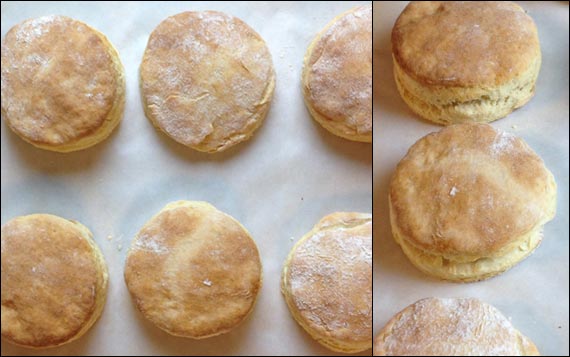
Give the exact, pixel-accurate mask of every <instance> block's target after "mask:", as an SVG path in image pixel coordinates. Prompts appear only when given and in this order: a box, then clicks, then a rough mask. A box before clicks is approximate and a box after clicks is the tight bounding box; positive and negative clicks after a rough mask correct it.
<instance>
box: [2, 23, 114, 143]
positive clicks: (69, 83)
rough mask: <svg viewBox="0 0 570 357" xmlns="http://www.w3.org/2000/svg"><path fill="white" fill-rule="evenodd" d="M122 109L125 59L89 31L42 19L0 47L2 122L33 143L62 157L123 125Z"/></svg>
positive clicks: (14, 31) (82, 26) (10, 36)
mask: <svg viewBox="0 0 570 357" xmlns="http://www.w3.org/2000/svg"><path fill="white" fill-rule="evenodd" d="M124 106H125V76H124V70H123V65H122V64H121V60H120V59H119V55H118V53H117V51H116V50H115V48H114V47H113V45H112V44H111V43H110V42H109V41H108V40H107V38H106V37H105V36H104V35H103V34H101V33H100V32H99V31H97V30H95V29H93V28H91V27H89V26H88V25H86V24H84V23H82V22H80V21H77V20H74V19H71V18H69V17H65V16H44V17H39V18H36V19H31V20H27V21H24V22H22V23H20V24H19V25H16V26H14V27H13V28H12V29H10V31H8V33H7V34H6V36H5V38H4V40H3V41H2V117H3V118H4V120H5V121H6V123H7V124H8V126H9V127H10V128H11V129H12V130H13V131H14V132H15V133H16V134H17V135H18V136H20V137H21V138H22V139H24V140H25V141H27V142H29V143H30V144H32V145H34V146H37V147H39V148H41V149H45V150H52V151H59V152H69V151H76V150H82V149H85V148H88V147H90V146H93V145H95V144H97V143H99V142H100V141H102V140H104V139H105V138H107V137H108V136H109V135H110V134H111V132H112V131H113V129H114V128H115V127H116V126H117V125H118V123H119V121H120V120H121V116H122V115H123V108H124Z"/></svg>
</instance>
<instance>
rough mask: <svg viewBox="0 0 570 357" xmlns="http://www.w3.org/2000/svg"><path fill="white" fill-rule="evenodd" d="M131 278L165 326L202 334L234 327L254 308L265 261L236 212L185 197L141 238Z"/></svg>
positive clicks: (140, 300)
mask: <svg viewBox="0 0 570 357" xmlns="http://www.w3.org/2000/svg"><path fill="white" fill-rule="evenodd" d="M125 281H126V283H127V287H128V288H129V291H130V293H131V296H132V298H133V302H134V303H135V305H136V306H137V308H138V309H139V310H140V311H141V312H142V314H143V315H144V316H145V317H146V318H147V319H149V320H150V321H151V322H153V323H154V324H155V325H156V326H157V327H159V328H161V329H162V330H164V331H166V332H168V333H170V334H172V335H175V336H181V337H188V338H194V339H201V338H207V337H212V336H216V335H219V334H222V333H226V332H229V331H230V330H231V329H233V328H234V327H236V326H237V325H238V324H239V323H241V322H242V321H243V320H244V319H245V318H246V317H247V316H248V315H249V313H250V312H251V311H252V310H253V307H254V304H255V301H256V298H257V294H258V292H259V289H260V288H261V261H260V258H259V252H258V251H257V247H256V245H255V242H254V241H253V240H252V239H251V237H250V236H249V233H248V232H247V231H246V229H245V228H244V227H243V226H242V225H241V224H240V223H239V222H238V221H236V220H235V219H234V218H232V217H230V216H229V215H227V214H225V213H223V212H220V211H218V210H217V209H216V208H215V207H214V206H212V205H210V204H209V203H206V202H191V201H178V202H173V203H170V204H168V205H167V206H166V207H164V208H163V209H162V210H161V211H160V212H159V213H158V214H157V215H155V216H154V217H153V218H151V220H150V221H148V222H147V223H146V224H145V225H144V226H143V228H142V229H141V230H140V232H139V233H138V234H137V236H136V237H135V238H134V240H133V242H132V244H131V249H130V250H129V254H128V256H127V262H126V265H125Z"/></svg>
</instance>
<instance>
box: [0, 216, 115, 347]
mask: <svg viewBox="0 0 570 357" xmlns="http://www.w3.org/2000/svg"><path fill="white" fill-rule="evenodd" d="M1 265H2V274H1V275H2V338H4V339H6V341H8V342H10V343H14V344H17V345H20V346H23V347H28V348H49V347H56V346H60V345H63V344H66V343H69V342H71V341H74V340H76V339H78V338H80V337H81V336H82V335H83V334H85V333H86V332H87V331H88V330H89V329H90V328H91V326H93V324H94V323H95V321H97V319H98V318H99V316H100V315H101V312H102V311H103V306H104V305H105V299H106V296H107V281H108V274H107V266H106V264H105V260H104V258H103V255H102V254H101V251H100V250H99V248H98V247H97V245H96V243H95V241H94V240H93V238H92V235H91V232H90V231H89V230H88V229H87V228H86V227H85V226H83V225H81V224H80V223H78V222H75V221H68V220H66V219H63V218H60V217H57V216H52V215H48V214H34V215H30V216H22V217H17V218H14V219H12V220H10V221H9V222H7V223H6V224H4V225H3V226H2V259H1Z"/></svg>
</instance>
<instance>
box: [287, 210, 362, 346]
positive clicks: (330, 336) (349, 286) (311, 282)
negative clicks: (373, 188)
mask: <svg viewBox="0 0 570 357" xmlns="http://www.w3.org/2000/svg"><path fill="white" fill-rule="evenodd" d="M366 236H369V237H370V238H371V216H370V214H365V213H348V212H337V213H333V214H330V215H328V216H326V217H324V218H323V219H322V220H321V221H319V223H317V225H316V226H315V227H314V228H313V229H312V230H311V231H310V232H309V233H307V234H306V235H304V236H303V237H302V238H301V239H300V240H299V241H298V242H297V243H296V244H295V246H294V247H293V249H291V252H290V253H289V255H288V256H287V260H286V261H285V264H284V267H283V272H282V278H281V292H282V293H283V296H284V298H285V302H286V303H287V306H288V307H289V311H290V312H291V315H292V316H293V318H294V319H295V321H297V323H298V324H299V325H300V326H301V327H302V328H303V329H304V330H305V331H307V333H309V335H311V337H312V338H313V339H315V340H316V341H318V342H319V343H320V344H322V345H323V346H325V347H327V348H329V349H331V350H333V351H336V352H343V353H356V352H360V351H364V350H368V349H370V348H371V344H372V336H371V335H369V332H370V333H371V330H370V328H371V326H370V324H371V315H370V314H371V304H372V301H371V291H370V289H371V280H370V279H371V271H367V269H364V270H363V265H366V262H365V261H366V259H367V258H365V257H367V256H368V255H367V254H371V252H370V251H368V249H369V248H370V247H369V248H368V249H367V248H366V245H364V244H360V243H361V242H362V240H361V239H362V237H366ZM351 239H355V241H354V242H351ZM337 244H339V246H340V247H342V248H344V249H343V250H344V251H340V250H339V251H338V255H337V256H332V255H331V254H330V249H331V247H333V246H336V245H337ZM307 247H308V248H307ZM321 249H323V250H321ZM299 251H302V253H299ZM317 251H318V252H317ZM367 251H368V252H367ZM356 252H358V253H359V254H358V255H355V256H352V255H351V254H355V253H356ZM313 253H314V254H313ZM299 254H301V255H302V257H299ZM368 259H370V260H371V257H370V256H368ZM370 263H371V261H370V262H369V264H370ZM357 267H358V268H357ZM339 274H340V277H339ZM332 276H336V277H337V279H335V280H336V281H335V283H334V284H337V285H336V286H335V288H331V280H329V279H331V278H332ZM333 289H338V290H341V291H337V290H334V292H333V291H331V290H333ZM367 291H368V293H367ZM323 301H327V303H325V304H323V303H322V302H323ZM362 305H364V307H362ZM340 306H344V309H343V308H342V307H340ZM359 306H360V308H359Z"/></svg>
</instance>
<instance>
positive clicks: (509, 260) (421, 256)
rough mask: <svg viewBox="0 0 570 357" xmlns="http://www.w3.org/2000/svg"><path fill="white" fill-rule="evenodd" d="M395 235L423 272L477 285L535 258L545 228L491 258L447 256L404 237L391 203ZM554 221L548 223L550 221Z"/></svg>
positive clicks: (533, 231) (515, 240)
mask: <svg viewBox="0 0 570 357" xmlns="http://www.w3.org/2000/svg"><path fill="white" fill-rule="evenodd" d="M390 213H391V214H390V221H391V224H392V235H393V236H394V240H395V241H396V243H398V245H400V247H401V248H402V251H403V252H404V254H406V256H407V257H408V259H410V261H411V262H412V264H413V265H414V266H415V267H416V268H418V269H419V270H421V271H422V272H424V273H426V274H428V275H431V276H436V277H439V278H441V279H444V280H451V281H456V282H463V283H468V282H474V281H479V280H484V279H488V278H491V277H493V276H495V275H498V274H501V273H503V272H504V271H506V270H508V269H510V268H512V267H513V266H514V265H515V264H517V263H518V262H520V261H522V260H524V259H525V258H526V257H528V256H529V255H531V254H532V253H533V252H534V250H535V249H536V248H537V247H538V246H539V245H540V243H541V241H542V230H543V224H540V225H538V226H537V227H536V228H534V229H533V230H531V231H530V232H528V233H527V234H524V235H522V236H520V237H518V238H515V239H514V240H513V242H512V243H510V244H508V245H507V246H506V247H504V248H503V249H501V250H499V251H498V252H496V253H495V254H492V255H488V256H462V255H444V254H437V253H434V252H430V251H426V250H424V249H422V248H420V247H418V246H416V245H414V244H413V243H412V242H411V241H412V240H411V239H408V238H407V237H406V236H405V234H403V233H402V232H401V231H400V230H399V229H398V226H397V224H396V223H395V221H394V218H393V217H394V214H393V213H392V204H391V203H390ZM550 219H552V217H549V218H548V219H545V222H544V223H546V221H549V220H550Z"/></svg>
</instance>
